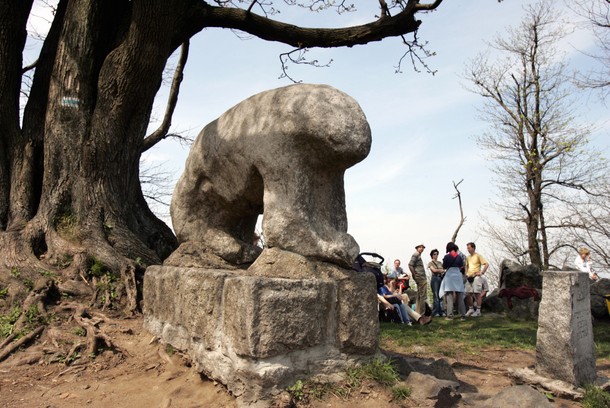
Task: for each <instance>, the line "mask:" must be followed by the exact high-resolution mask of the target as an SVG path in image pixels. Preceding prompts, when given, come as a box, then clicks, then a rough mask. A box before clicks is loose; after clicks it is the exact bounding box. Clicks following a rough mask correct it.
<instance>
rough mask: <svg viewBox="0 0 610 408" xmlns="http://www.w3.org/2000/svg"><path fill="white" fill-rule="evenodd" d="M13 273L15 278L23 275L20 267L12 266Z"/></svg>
mask: <svg viewBox="0 0 610 408" xmlns="http://www.w3.org/2000/svg"><path fill="white" fill-rule="evenodd" d="M11 275H12V276H14V277H15V278H18V277H20V276H21V272H20V271H19V269H17V268H15V267H14V266H13V267H12V268H11Z"/></svg>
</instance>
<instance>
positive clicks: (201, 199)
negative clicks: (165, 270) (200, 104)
mask: <svg viewBox="0 0 610 408" xmlns="http://www.w3.org/2000/svg"><path fill="white" fill-rule="evenodd" d="M370 146H371V132H370V129H369V125H368V122H367V121H366V118H365V116H364V113H363V112H362V110H361V109H360V106H359V105H358V103H357V102H356V101H355V100H354V99H352V98H351V97H349V96H348V95H346V94H344V93H343V92H340V91H338V90H337V89H334V88H332V87H330V86H324V85H292V86H288V87H285V88H280V89H274V90H271V91H267V92H263V93H260V94H258V95H255V96H252V97H251V98H248V99H246V100H245V101H243V102H241V103H240V104H238V105H236V106H234V107H233V108H231V109H229V110H228V111H227V112H225V113H224V114H223V115H222V116H221V117H220V118H218V119H217V120H215V121H214V122H212V123H210V124H209V125H207V126H206V127H205V128H204V129H203V130H202V131H201V133H200V134H199V136H198V137H197V140H196V141H195V144H194V145H193V147H192V149H191V152H190V154H189V157H188V160H187V162H186V168H185V170H184V173H183V174H182V177H181V178H180V180H179V181H178V184H177V185H176V190H175V192H174V195H173V198H172V205H171V215H172V223H173V226H174V231H175V232H176V235H177V237H178V240H179V241H180V242H185V241H195V242H201V243H204V245H205V246H206V247H207V248H209V249H210V250H211V251H212V252H213V253H215V254H217V255H219V256H220V257H222V258H223V259H225V260H227V261H229V262H233V263H243V262H252V261H253V260H254V258H255V257H256V255H258V254H257V252H256V249H255V248H253V245H252V236H253V233H254V227H255V224H256V220H257V217H258V215H259V214H261V213H263V209H264V214H265V216H264V218H263V234H264V237H265V242H266V244H267V245H268V246H269V247H274V248H281V249H285V250H287V251H291V252H294V253H298V254H301V255H304V256H307V257H311V258H316V259H321V260H328V261H330V262H332V263H337V264H340V265H345V266H349V265H351V264H352V262H353V260H354V259H355V258H356V255H358V245H357V244H356V242H355V241H354V239H353V238H352V237H351V236H349V235H348V234H347V216H346V214H345V193H344V190H343V174H344V172H345V170H346V169H347V168H348V167H351V166H353V165H354V164H355V163H357V162H359V161H361V160H363V159H364V158H365V157H366V155H367V154H368V152H369V150H370Z"/></svg>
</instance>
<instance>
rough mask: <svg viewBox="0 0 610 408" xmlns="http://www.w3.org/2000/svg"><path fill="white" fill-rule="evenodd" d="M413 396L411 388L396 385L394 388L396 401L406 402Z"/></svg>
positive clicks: (393, 392)
mask: <svg viewBox="0 0 610 408" xmlns="http://www.w3.org/2000/svg"><path fill="white" fill-rule="evenodd" d="M410 396H411V387H409V386H406V385H395V386H393V387H392V397H394V400H396V401H403V400H406V399H407V398H409V397H410Z"/></svg>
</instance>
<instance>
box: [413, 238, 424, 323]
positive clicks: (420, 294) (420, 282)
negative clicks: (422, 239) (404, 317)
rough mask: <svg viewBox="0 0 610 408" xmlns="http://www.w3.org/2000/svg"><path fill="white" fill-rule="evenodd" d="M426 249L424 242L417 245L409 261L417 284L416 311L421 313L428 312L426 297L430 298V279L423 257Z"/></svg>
mask: <svg viewBox="0 0 610 408" xmlns="http://www.w3.org/2000/svg"><path fill="white" fill-rule="evenodd" d="M424 249H426V246H425V245H424V244H419V245H416V246H415V253H414V254H413V255H411V260H410V261H409V270H410V271H411V275H413V280H414V281H415V283H416V284H417V302H416V306H415V311H416V312H417V313H419V314H422V315H423V314H424V313H425V312H426V299H427V298H428V279H426V269H425V268H424V261H422V259H421V254H422V252H424Z"/></svg>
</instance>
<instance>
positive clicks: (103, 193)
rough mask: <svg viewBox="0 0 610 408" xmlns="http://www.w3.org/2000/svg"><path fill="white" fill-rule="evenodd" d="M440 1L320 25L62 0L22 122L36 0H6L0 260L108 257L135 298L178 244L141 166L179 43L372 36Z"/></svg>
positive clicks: (81, 272) (153, 0)
mask: <svg viewBox="0 0 610 408" xmlns="http://www.w3.org/2000/svg"><path fill="white" fill-rule="evenodd" d="M439 4H440V1H439V0H437V1H435V2H434V3H432V4H430V5H426V4H419V3H418V2H416V1H409V2H408V6H407V7H406V9H405V10H404V11H402V12H400V13H399V14H397V15H396V16H392V17H390V16H388V15H384V16H383V17H382V18H380V19H378V20H376V21H373V22H372V23H369V24H365V25H361V26H355V27H348V28H339V29H315V28H300V27H296V26H292V25H288V24H284V23H280V22H277V21H273V20H271V19H268V18H264V17H260V16H257V15H255V14H253V13H251V12H250V11H249V10H241V9H234V8H231V9H230V8H222V7H212V6H209V5H208V4H207V3H205V2H203V1H199V0H187V1H184V0H148V1H142V0H133V1H132V0H103V1H102V0H80V1H72V0H60V1H59V4H58V6H57V10H56V13H55V17H54V20H53V23H52V26H51V29H50V31H49V33H48V35H47V37H46V39H45V42H44V45H43V48H42V52H41V54H40V58H39V60H38V62H37V64H36V71H35V73H34V78H33V81H32V88H31V90H30V93H29V98H28V102H27V104H26V107H25V110H24V113H23V121H22V122H23V125H22V127H20V115H19V97H20V83H21V70H22V52H23V46H24V44H25V39H26V29H25V27H26V22H27V18H28V15H29V13H30V9H31V7H32V0H23V1H8V2H0V61H2V64H0V247H2V248H3V249H6V250H4V251H3V253H1V254H0V271H1V272H5V271H8V270H10V269H11V268H14V267H19V268H20V269H21V270H23V271H24V273H25V271H30V277H32V278H34V277H36V273H37V272H35V271H40V270H41V269H44V270H48V269H53V270H54V271H57V272H59V271H60V270H61V269H62V268H65V266H66V264H70V266H69V267H68V268H67V269H65V271H63V273H64V274H65V275H66V277H68V278H78V279H82V278H89V279H91V276H89V275H88V273H89V272H90V271H89V268H90V267H91V264H92V263H94V262H101V264H103V265H104V268H105V269H104V270H105V271H108V272H109V273H110V272H112V273H114V274H115V276H116V277H118V278H119V279H118V283H117V285H118V286H119V289H120V291H122V292H123V293H124V294H127V308H128V309H130V310H134V309H136V307H137V303H136V300H137V289H136V286H137V282H136V279H137V273H136V272H137V271H138V270H141V265H142V264H153V263H159V262H160V261H161V260H162V259H163V258H164V257H166V256H168V255H169V254H170V253H171V251H172V250H173V249H174V248H175V247H176V246H177V242H176V239H175V237H174V235H173V234H172V232H171V230H170V229H169V228H168V227H167V226H166V225H165V224H163V223H162V222H161V221H160V220H158V219H157V218H156V217H155V216H154V215H153V214H152V212H151V211H150V209H149V208H148V206H147V204H146V202H145V200H144V197H143V194H142V191H141V187H140V182H139V168H138V166H139V158H140V154H141V152H142V150H143V146H144V142H143V141H144V138H145V131H146V127H147V124H148V122H149V118H150V113H151V109H152V105H153V101H154V97H155V95H156V93H157V91H158V89H159V87H160V85H161V80H162V74H163V69H164V67H165V64H166V61H167V59H168V57H169V56H170V55H171V54H172V52H173V51H174V50H175V49H176V48H177V47H178V46H180V44H182V43H184V42H185V41H187V40H188V39H189V38H190V37H191V36H192V35H194V34H195V33H196V32H198V31H200V30H202V29H203V28H205V27H225V28H235V29H240V30H243V31H245V32H249V33H251V34H254V35H257V36H259V37H261V38H263V39H267V40H272V41H281V42H284V43H286V44H291V45H294V46H297V47H337V46H352V45H355V44H364V43H367V42H370V41H377V40H380V39H382V38H385V37H388V36H397V35H402V34H405V33H408V32H412V31H414V30H416V29H417V27H418V26H419V24H420V22H419V21H417V20H415V18H414V16H415V13H416V12H418V11H421V10H428V9H432V8H435V7H437V6H438V5H439ZM66 260H68V261H66ZM97 278H98V277H96V278H95V279H97ZM92 286H93V285H92ZM92 290H94V288H93V287H92ZM94 298H97V296H94ZM106 300H107V299H106Z"/></svg>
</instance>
